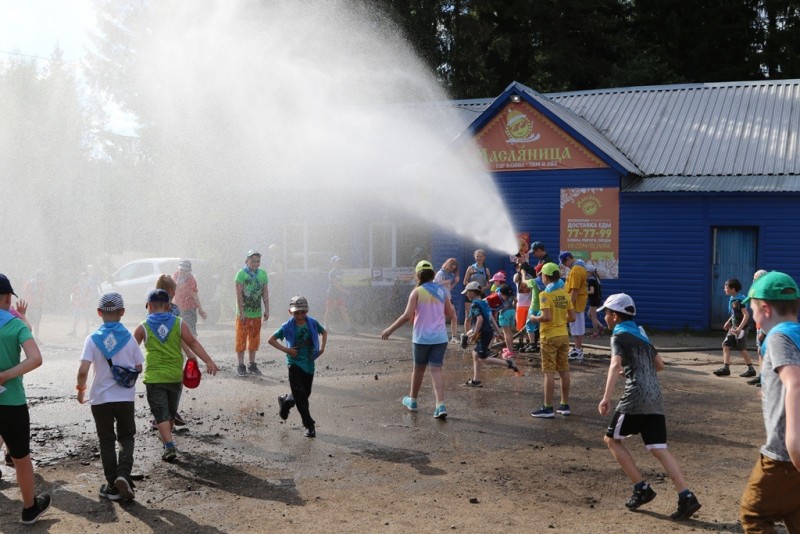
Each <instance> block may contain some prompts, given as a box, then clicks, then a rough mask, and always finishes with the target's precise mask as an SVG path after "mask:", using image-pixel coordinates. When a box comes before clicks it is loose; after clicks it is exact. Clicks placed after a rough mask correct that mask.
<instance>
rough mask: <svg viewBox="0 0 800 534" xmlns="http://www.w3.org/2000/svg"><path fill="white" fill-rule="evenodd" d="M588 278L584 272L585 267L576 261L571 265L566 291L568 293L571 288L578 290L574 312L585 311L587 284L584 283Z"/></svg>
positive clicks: (587, 296)
mask: <svg viewBox="0 0 800 534" xmlns="http://www.w3.org/2000/svg"><path fill="white" fill-rule="evenodd" d="M588 278H589V273H587V272H586V268H585V267H582V266H580V265H578V264H577V263H575V264H573V265H572V267H571V268H570V270H569V275H568V276H567V292H568V293H569V292H570V291H572V290H573V289H577V290H578V298H577V299H575V312H576V313H583V312H584V311H586V301H588V300H589V285H588V284H587V283H586V281H587V279H588Z"/></svg>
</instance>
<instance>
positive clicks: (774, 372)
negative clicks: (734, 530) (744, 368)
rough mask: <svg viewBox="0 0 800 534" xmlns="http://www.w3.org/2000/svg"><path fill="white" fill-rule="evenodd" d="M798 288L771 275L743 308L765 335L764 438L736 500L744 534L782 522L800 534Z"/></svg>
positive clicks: (756, 284)
mask: <svg viewBox="0 0 800 534" xmlns="http://www.w3.org/2000/svg"><path fill="white" fill-rule="evenodd" d="M798 298H800V289H798V287H797V284H796V283H795V281H794V280H793V279H792V277H791V276H789V275H787V274H784V273H780V272H777V271H773V272H771V273H767V274H764V275H762V276H761V277H759V278H758V280H756V281H755V282H753V285H752V286H750V291H749V293H748V297H747V299H745V304H749V305H750V309H751V310H752V311H753V319H754V320H755V322H756V323H758V324H759V325H760V326H761V328H762V329H763V330H764V332H766V338H765V339H764V342H763V345H762V358H763V360H762V366H761V406H762V411H763V414H764V425H765V426H766V430H767V439H766V442H765V443H764V445H763V446H762V447H761V451H760V452H761V456H760V457H759V458H758V460H756V463H755V466H754V467H753V470H752V471H751V472H750V479H749V480H748V481H747V486H746V487H745V490H744V493H743V494H742V498H741V500H740V501H739V517H740V519H741V520H742V527H743V528H744V530H745V532H774V529H775V526H774V522H775V521H783V523H784V524H785V525H786V529H787V530H788V531H789V532H800V324H798V322H797V312H798V311H800V300H798Z"/></svg>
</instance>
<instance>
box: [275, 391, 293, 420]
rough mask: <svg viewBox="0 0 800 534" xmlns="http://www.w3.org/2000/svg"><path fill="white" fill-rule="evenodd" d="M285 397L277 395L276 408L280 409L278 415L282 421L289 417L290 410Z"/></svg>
mask: <svg viewBox="0 0 800 534" xmlns="http://www.w3.org/2000/svg"><path fill="white" fill-rule="evenodd" d="M286 397H288V395H278V406H279V407H280V410H279V411H278V415H279V416H280V418H281V419H283V420H284V421H286V419H287V418H288V417H289V410H291V409H292V407H291V406H290V405H289V403H288V402H286Z"/></svg>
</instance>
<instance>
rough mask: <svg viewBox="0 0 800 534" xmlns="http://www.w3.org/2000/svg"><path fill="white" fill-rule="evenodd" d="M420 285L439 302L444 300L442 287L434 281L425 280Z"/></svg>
mask: <svg viewBox="0 0 800 534" xmlns="http://www.w3.org/2000/svg"><path fill="white" fill-rule="evenodd" d="M422 287H424V288H425V290H426V291H427V292H428V293H430V294H431V295H433V298H435V299H436V300H438V301H439V302H444V299H445V293H444V289H442V286H440V285H439V284H436V283H434V282H426V283H424V284H422Z"/></svg>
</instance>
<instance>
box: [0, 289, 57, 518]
mask: <svg viewBox="0 0 800 534" xmlns="http://www.w3.org/2000/svg"><path fill="white" fill-rule="evenodd" d="M12 295H13V296H15V297H16V296H17V294H16V293H14V290H13V289H12V288H11V282H10V281H9V280H8V278H7V277H6V276H5V275H3V274H0V386H2V389H0V438H2V439H3V441H5V443H6V447H7V448H8V453H9V454H10V455H11V458H12V459H13V461H14V468H15V469H16V471H17V485H19V492H20V494H21V496H22V506H23V509H22V522H23V523H24V524H26V525H30V524H33V523H35V522H36V521H38V520H39V518H40V517H41V516H42V514H44V513H45V511H47V509H48V508H49V507H50V496H49V495H48V494H46V493H42V494H41V495H36V481H35V480H34V478H33V462H32V461H31V420H30V414H29V412H28V401H27V397H26V396H25V387H24V386H23V385H22V375H24V374H25V373H29V372H31V371H33V370H34V369H36V368H37V367H39V366H40V365H42V353H41V352H40V351H39V346H38V345H37V344H36V341H35V340H34V339H33V334H32V333H31V330H30V328H28V326H27V325H26V324H25V323H24V322H23V321H22V320H21V319H19V318H17V317H15V316H14V315H12V314H11V311H10V310H11V296H12ZM20 349H21V351H22V352H24V353H25V359H24V360H21V359H20ZM4 522H5V521H4Z"/></svg>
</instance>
